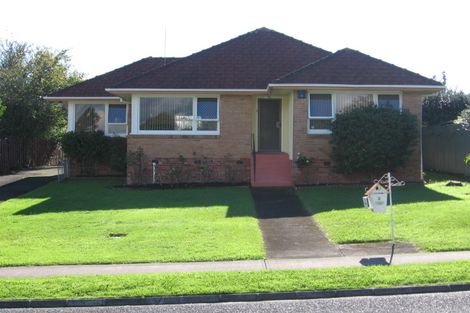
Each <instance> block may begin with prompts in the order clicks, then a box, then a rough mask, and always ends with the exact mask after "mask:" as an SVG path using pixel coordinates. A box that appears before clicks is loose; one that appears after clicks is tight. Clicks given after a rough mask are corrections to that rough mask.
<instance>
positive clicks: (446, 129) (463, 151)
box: [423, 124, 470, 176]
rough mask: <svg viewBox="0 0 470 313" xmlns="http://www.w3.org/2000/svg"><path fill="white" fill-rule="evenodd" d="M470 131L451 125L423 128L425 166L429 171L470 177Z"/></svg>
mask: <svg viewBox="0 0 470 313" xmlns="http://www.w3.org/2000/svg"><path fill="white" fill-rule="evenodd" d="M468 154H470V130H465V129H462V128H461V127H460V126H458V125H454V124H449V125H443V126H433V127H426V128H423V166H424V168H425V169H428V170H436V171H440V172H445V173H452V174H463V175H467V176H470V165H466V164H465V162H464V159H465V156H466V155H468Z"/></svg>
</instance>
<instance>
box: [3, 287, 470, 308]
mask: <svg viewBox="0 0 470 313" xmlns="http://www.w3.org/2000/svg"><path fill="white" fill-rule="evenodd" d="M456 291H470V283H465V284H450V285H436V286H409V287H392V288H366V289H341V290H326V291H298V292H295V291H294V292H270V293H243V294H219V295H194V296H162V297H141V298H101V299H64V300H11V301H0V309H7V308H8V309H13V308H58V307H94V306H121V305H160V304H189V303H220V302H250V301H268V300H305V299H324V298H341V297H363V296H389V295H406V294H421V293H435V292H438V293H442V292H456Z"/></svg>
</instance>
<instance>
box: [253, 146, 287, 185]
mask: <svg viewBox="0 0 470 313" xmlns="http://www.w3.org/2000/svg"><path fill="white" fill-rule="evenodd" d="M255 158H256V159H255V160H253V159H252V162H253V163H252V172H251V185H252V186H253V187H291V186H293V185H294V183H293V180H292V162H291V161H290V160H289V155H288V154H286V153H277V154H256V155H255ZM255 171H256V173H255Z"/></svg>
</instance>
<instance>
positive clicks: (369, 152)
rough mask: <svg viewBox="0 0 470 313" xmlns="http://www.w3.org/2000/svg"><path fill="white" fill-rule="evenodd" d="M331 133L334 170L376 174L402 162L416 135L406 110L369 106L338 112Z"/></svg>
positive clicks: (412, 122)
mask: <svg viewBox="0 0 470 313" xmlns="http://www.w3.org/2000/svg"><path fill="white" fill-rule="evenodd" d="M332 132H333V134H332V145H333V150H332V158H333V160H334V162H335V170H336V171H337V172H339V173H342V174H353V173H369V174H374V175H377V174H381V173H383V172H387V171H391V170H394V169H395V168H397V167H399V166H402V165H404V164H405V163H406V161H407V160H408V159H409V157H410V155H411V153H412V152H413V149H414V147H415V144H416V140H417V138H418V123H417V119H416V117H415V116H414V115H412V114H410V113H409V112H407V111H403V112H400V111H396V110H393V109H388V108H378V107H376V106H373V105H370V106H365V107H356V108H353V109H351V110H349V111H347V112H345V113H342V114H338V115H337V116H336V120H335V121H334V122H333V126H332Z"/></svg>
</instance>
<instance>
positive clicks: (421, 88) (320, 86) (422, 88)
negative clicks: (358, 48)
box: [268, 83, 445, 93]
mask: <svg viewBox="0 0 470 313" xmlns="http://www.w3.org/2000/svg"><path fill="white" fill-rule="evenodd" d="M268 88H270V89H310V90H315V89H335V90H336V89H338V90H351V89H354V90H407V91H426V92H431V93H432V92H437V91H440V90H443V89H445V86H438V85H356V84H306V83H272V84H269V86H268Z"/></svg>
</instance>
